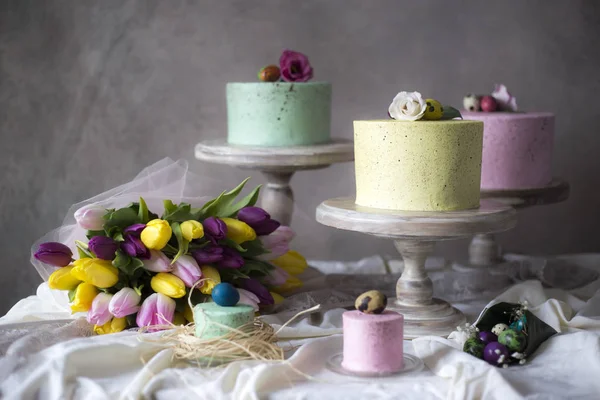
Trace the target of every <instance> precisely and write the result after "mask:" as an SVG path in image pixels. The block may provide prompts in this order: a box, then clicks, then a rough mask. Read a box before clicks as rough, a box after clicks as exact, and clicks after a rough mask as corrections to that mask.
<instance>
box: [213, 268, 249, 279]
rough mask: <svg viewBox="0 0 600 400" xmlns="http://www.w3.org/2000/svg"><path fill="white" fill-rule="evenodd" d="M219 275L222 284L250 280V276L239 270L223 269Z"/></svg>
mask: <svg viewBox="0 0 600 400" xmlns="http://www.w3.org/2000/svg"><path fill="white" fill-rule="evenodd" d="M219 274H220V275H221V281H222V282H229V283H232V282H233V281H235V280H236V279H248V278H250V277H249V276H248V275H246V274H244V273H243V272H242V271H240V270H239V269H235V268H221V269H220V270H219Z"/></svg>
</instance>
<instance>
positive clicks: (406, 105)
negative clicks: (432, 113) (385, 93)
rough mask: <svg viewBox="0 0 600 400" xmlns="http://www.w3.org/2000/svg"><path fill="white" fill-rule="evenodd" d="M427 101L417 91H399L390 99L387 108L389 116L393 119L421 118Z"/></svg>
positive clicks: (412, 119) (414, 119)
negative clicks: (390, 101) (390, 102)
mask: <svg viewBox="0 0 600 400" xmlns="http://www.w3.org/2000/svg"><path fill="white" fill-rule="evenodd" d="M426 110H427V103H426V101H425V99H423V97H421V93H419V92H410V93H409V92H400V93H398V94H397V95H396V97H394V100H392V104H390V107H389V109H388V113H389V115H390V117H392V118H393V119H395V120H404V121H417V120H419V119H421V118H423V114H425V111H426Z"/></svg>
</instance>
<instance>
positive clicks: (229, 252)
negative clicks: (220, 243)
mask: <svg viewBox="0 0 600 400" xmlns="http://www.w3.org/2000/svg"><path fill="white" fill-rule="evenodd" d="M244 263H245V261H244V258H243V257H242V256H241V255H240V253H238V252H237V251H236V250H234V249H232V248H229V247H225V248H223V259H222V260H221V261H219V263H218V266H219V267H221V268H241V267H242V266H243V265H244Z"/></svg>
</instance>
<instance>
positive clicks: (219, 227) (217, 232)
mask: <svg viewBox="0 0 600 400" xmlns="http://www.w3.org/2000/svg"><path fill="white" fill-rule="evenodd" d="M202 227H203V228H204V233H205V234H206V236H207V237H210V238H211V239H213V240H214V241H217V240H222V239H224V238H225V236H226V235H227V225H226V224H225V222H224V221H223V220H221V219H219V218H216V217H208V218H206V219H205V220H204V221H203V222H202ZM213 243H216V242H213Z"/></svg>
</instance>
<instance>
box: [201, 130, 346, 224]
mask: <svg viewBox="0 0 600 400" xmlns="http://www.w3.org/2000/svg"><path fill="white" fill-rule="evenodd" d="M196 158H197V159H198V160H202V161H207V162H212V163H216V164H226V165H231V166H233V167H238V168H242V169H250V170H258V171H260V172H261V173H262V174H263V175H264V177H265V178H266V180H267V184H266V187H265V188H264V190H263V191H262V194H261V207H263V208H264V209H265V210H267V211H268V212H269V213H270V214H271V217H272V218H273V219H276V220H278V221H279V222H281V223H282V224H283V225H290V222H291V220H292V213H293V211H294V193H293V191H292V188H291V186H290V180H291V179H292V176H293V175H294V173H295V172H296V171H301V170H311V169H321V168H326V167H328V166H330V165H331V164H335V163H340V162H348V161H354V143H353V142H352V141H351V140H345V139H333V140H332V141H331V142H330V143H326V144H320V145H314V146H296V147H252V146H235V145H230V144H228V143H227V141H226V140H210V141H205V142H201V143H198V144H197V145H196Z"/></svg>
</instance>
